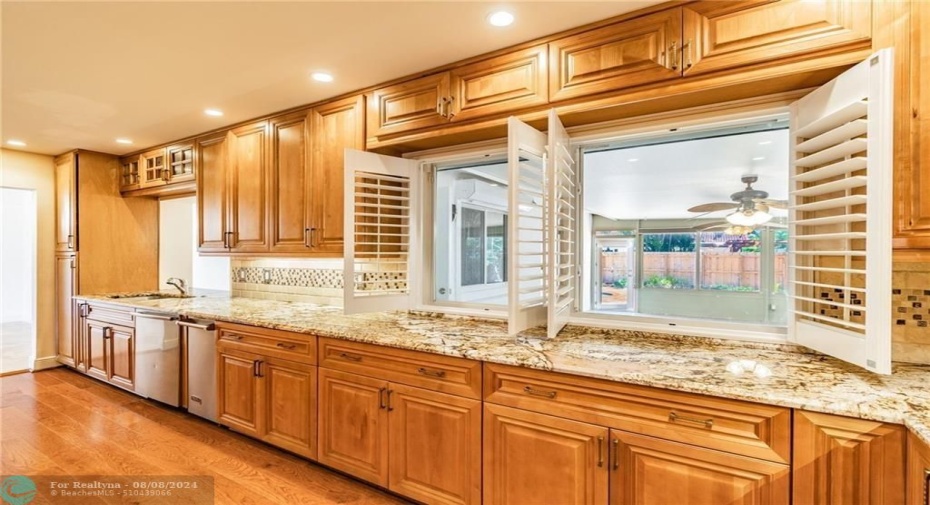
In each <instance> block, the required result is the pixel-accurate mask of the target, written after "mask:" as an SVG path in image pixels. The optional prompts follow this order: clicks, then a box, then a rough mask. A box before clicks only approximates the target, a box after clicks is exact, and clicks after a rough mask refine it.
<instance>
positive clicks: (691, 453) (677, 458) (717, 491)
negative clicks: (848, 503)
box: [610, 430, 845, 505]
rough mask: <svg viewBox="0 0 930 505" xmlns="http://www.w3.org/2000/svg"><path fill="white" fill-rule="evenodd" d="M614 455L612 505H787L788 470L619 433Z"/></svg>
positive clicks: (615, 434)
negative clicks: (725, 504) (722, 504)
mask: <svg viewBox="0 0 930 505" xmlns="http://www.w3.org/2000/svg"><path fill="white" fill-rule="evenodd" d="M610 450H611V457H610V468H611V471H610V474H611V477H610V503H611V505H666V504H670V503H675V504H680V505H687V504H691V505H703V504H710V503H727V504H731V505H776V504H778V505H787V504H788V503H789V499H790V492H789V489H790V484H791V482H790V480H791V479H790V475H791V471H790V467H789V466H788V465H785V464H779V463H772V462H769V461H762V460H758V459H754V458H747V457H745V456H739V455H736V454H730V453H726V452H722V451H714V450H711V449H705V448H702V447H695V446H692V445H687V444H681V443H678V442H671V441H668V440H662V439H659V438H655V437H648V436H643V435H637V434H634V433H628V432H624V431H618V430H611V432H610ZM795 503H808V502H795ZM834 503H840V502H834ZM843 503H845V502H843Z"/></svg>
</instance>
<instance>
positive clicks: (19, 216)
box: [0, 188, 36, 325]
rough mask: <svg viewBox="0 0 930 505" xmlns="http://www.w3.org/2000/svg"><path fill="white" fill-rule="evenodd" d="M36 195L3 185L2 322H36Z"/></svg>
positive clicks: (0, 242)
mask: <svg viewBox="0 0 930 505" xmlns="http://www.w3.org/2000/svg"><path fill="white" fill-rule="evenodd" d="M35 255H36V194H35V190H31V189H13V188H0V323H9V322H27V323H29V324H31V325H35V306H36V270H35V268H36V261H35Z"/></svg>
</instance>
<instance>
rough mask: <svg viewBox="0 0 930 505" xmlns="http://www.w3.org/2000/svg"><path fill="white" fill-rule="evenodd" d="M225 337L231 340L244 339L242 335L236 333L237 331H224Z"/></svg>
mask: <svg viewBox="0 0 930 505" xmlns="http://www.w3.org/2000/svg"><path fill="white" fill-rule="evenodd" d="M223 338H226V339H229V340H242V335H236V334H235V333H224V334H223Z"/></svg>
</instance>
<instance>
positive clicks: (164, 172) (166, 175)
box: [161, 168, 171, 182]
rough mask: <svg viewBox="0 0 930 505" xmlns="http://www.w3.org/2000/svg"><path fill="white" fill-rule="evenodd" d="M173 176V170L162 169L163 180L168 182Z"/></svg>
mask: <svg viewBox="0 0 930 505" xmlns="http://www.w3.org/2000/svg"><path fill="white" fill-rule="evenodd" d="M170 178H171V171H170V170H168V169H167V168H163V169H161V180H163V181H165V182H168V179H170Z"/></svg>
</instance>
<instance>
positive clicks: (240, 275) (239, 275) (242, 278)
mask: <svg viewBox="0 0 930 505" xmlns="http://www.w3.org/2000/svg"><path fill="white" fill-rule="evenodd" d="M236 277H237V278H238V279H239V282H245V269H244V268H240V269H239V270H237V271H236Z"/></svg>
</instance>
